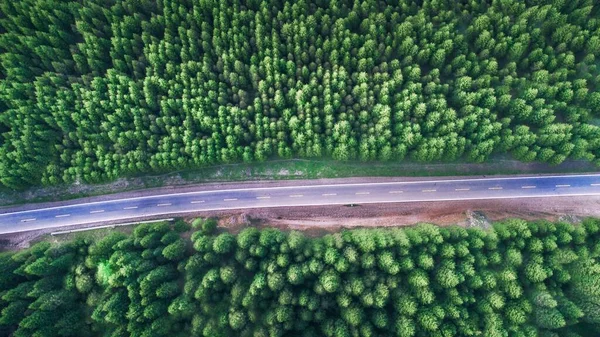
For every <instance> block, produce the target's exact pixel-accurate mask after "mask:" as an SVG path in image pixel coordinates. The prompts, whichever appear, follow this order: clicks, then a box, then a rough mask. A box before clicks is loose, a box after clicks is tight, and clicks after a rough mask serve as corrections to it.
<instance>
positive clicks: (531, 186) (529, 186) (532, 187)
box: [521, 186, 535, 188]
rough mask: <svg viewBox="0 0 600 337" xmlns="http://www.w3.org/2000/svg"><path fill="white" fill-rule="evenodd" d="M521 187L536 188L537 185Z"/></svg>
mask: <svg viewBox="0 0 600 337" xmlns="http://www.w3.org/2000/svg"><path fill="white" fill-rule="evenodd" d="M521 188H535V186H521Z"/></svg>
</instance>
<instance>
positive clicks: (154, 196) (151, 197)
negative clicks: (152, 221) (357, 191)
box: [0, 174, 600, 217]
mask: <svg viewBox="0 0 600 337" xmlns="http://www.w3.org/2000/svg"><path fill="white" fill-rule="evenodd" d="M583 177H586V178H587V177H593V178H600V174H568V175H562V176H559V175H553V176H533V177H532V176H519V177H504V178H475V179H444V180H415V181H402V182H381V183H355V184H328V185H303V186H281V187H257V188H238V189H230V190H211V191H195V192H184V193H171V194H159V195H152V196H145V197H135V198H123V199H114V200H108V201H93V202H88V203H81V204H72V205H66V206H54V207H46V208H37V209H31V210H26V211H17V212H10V213H2V214H0V217H4V216H9V215H15V214H22V213H31V212H39V211H47V210H52V209H65V208H71V207H81V206H84V205H88V206H89V205H96V204H107V203H116V202H124V201H132V200H141V199H155V198H160V197H173V196H178V195H194V194H198V195H203V194H207V193H217V192H233V191H259V190H260V191H262V190H282V189H296V188H322V187H335V188H337V187H348V186H368V187H371V186H373V185H390V186H393V185H410V184H413V185H414V184H423V183H447V182H473V181H499V180H524V179H531V180H545V179H552V178H583ZM584 195H590V194H584ZM592 195H594V194H592ZM561 196H564V195H561ZM236 209H239V208H236Z"/></svg>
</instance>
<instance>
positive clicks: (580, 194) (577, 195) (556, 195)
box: [0, 192, 600, 234]
mask: <svg viewBox="0 0 600 337" xmlns="http://www.w3.org/2000/svg"><path fill="white" fill-rule="evenodd" d="M581 196H600V192H596V193H579V194H541V195H511V196H497V197H493V196H492V197H483V198H444V199H435V200H431V199H423V200H390V201H365V202H360V203H359V204H389V203H407V202H438V201H461V200H494V199H496V200H497V199H517V198H555V197H581ZM346 204H347V202H339V201H338V202H335V201H333V202H328V203H322V204H308V203H307V204H301V205H273V206H240V207H223V208H210V209H203V210H202V211H196V210H185V211H172V212H164V213H149V214H142V215H139V216H129V217H124V218H116V219H109V220H105V221H119V220H124V219H135V218H142V217H150V216H159V215H166V214H182V213H196V212H210V211H225V210H232V209H250V208H277V207H306V206H334V205H346ZM136 223H140V222H133V224H136ZM86 224H89V222H77V223H73V224H69V225H65V224H64V223H63V224H54V225H52V226H45V227H34V228H27V229H23V230H19V231H14V232H3V231H0V234H11V233H19V232H27V231H33V230H39V229H48V228H55V227H64V226H77V225H86Z"/></svg>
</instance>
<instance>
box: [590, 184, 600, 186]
mask: <svg viewBox="0 0 600 337" xmlns="http://www.w3.org/2000/svg"><path fill="white" fill-rule="evenodd" d="M590 186H600V184H590Z"/></svg>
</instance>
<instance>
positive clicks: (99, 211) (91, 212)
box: [90, 209, 104, 214]
mask: <svg viewBox="0 0 600 337" xmlns="http://www.w3.org/2000/svg"><path fill="white" fill-rule="evenodd" d="M102 212H104V210H103V209H99V210H97V211H90V214H94V213H102Z"/></svg>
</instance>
